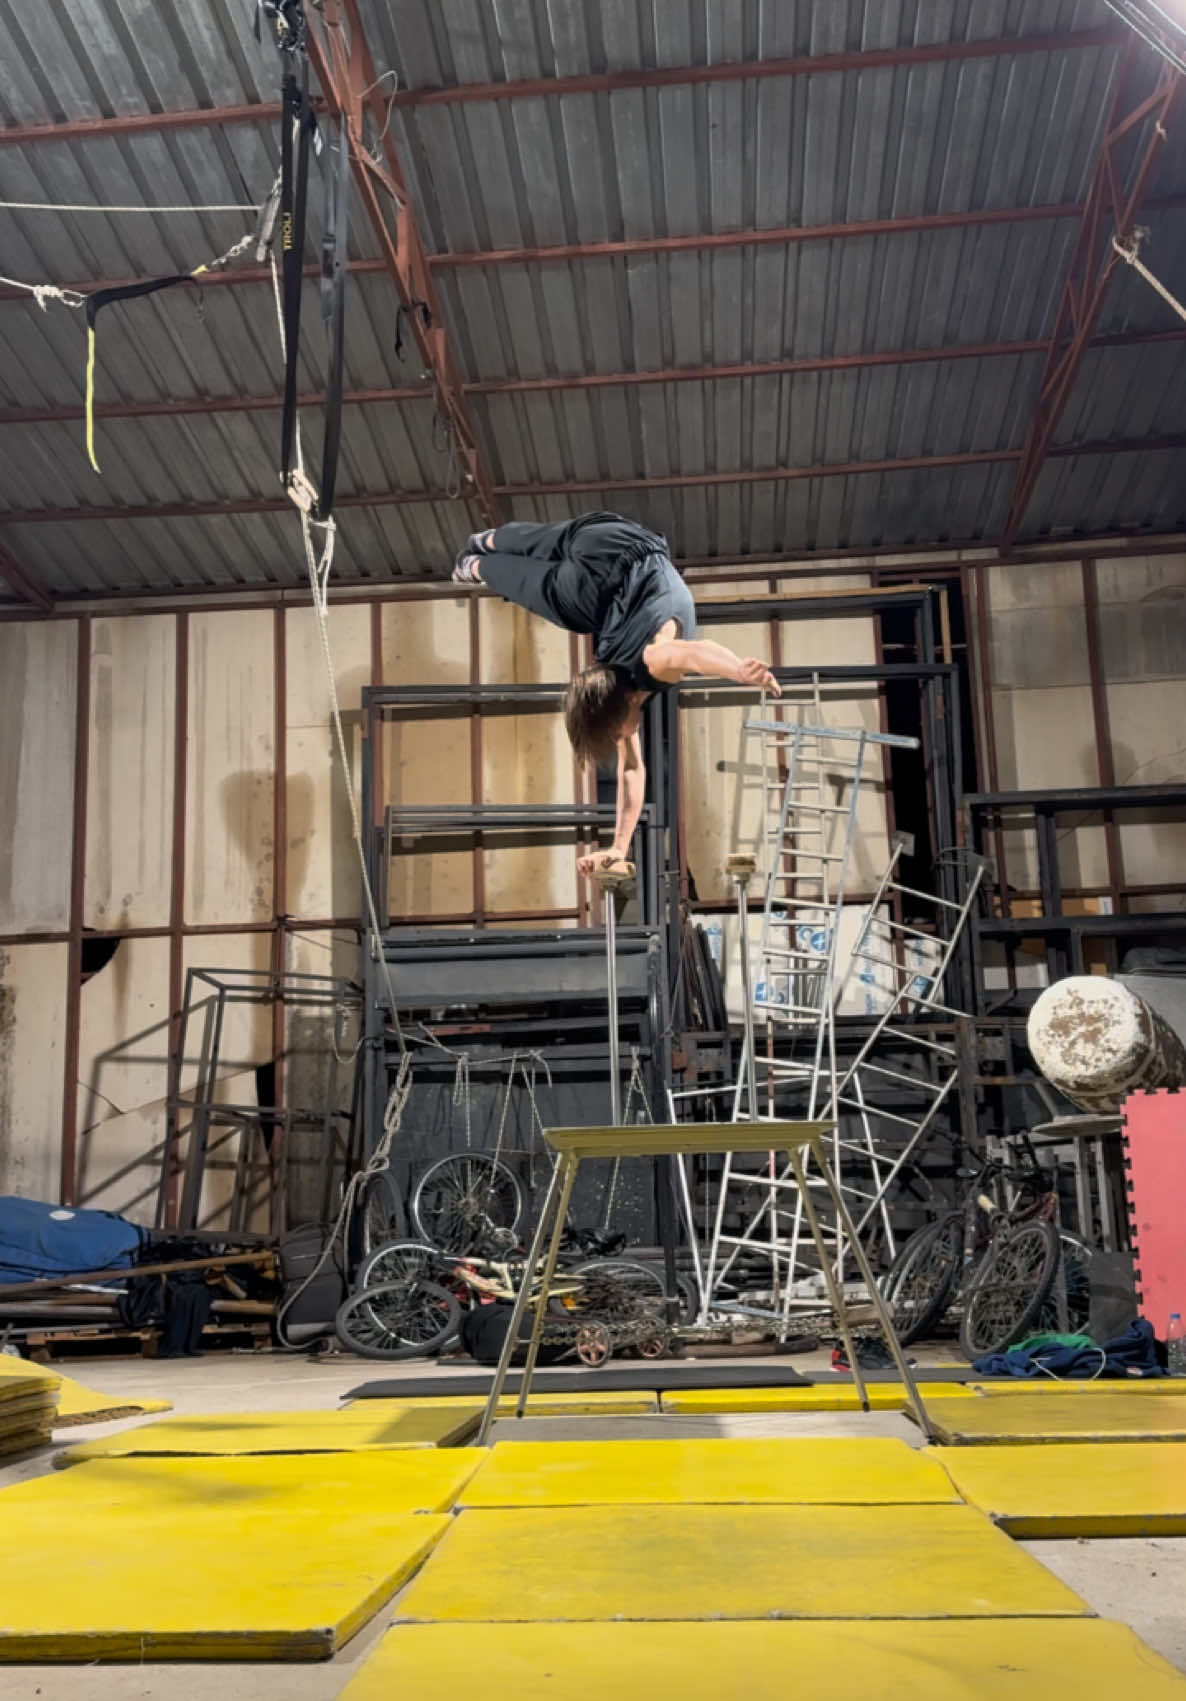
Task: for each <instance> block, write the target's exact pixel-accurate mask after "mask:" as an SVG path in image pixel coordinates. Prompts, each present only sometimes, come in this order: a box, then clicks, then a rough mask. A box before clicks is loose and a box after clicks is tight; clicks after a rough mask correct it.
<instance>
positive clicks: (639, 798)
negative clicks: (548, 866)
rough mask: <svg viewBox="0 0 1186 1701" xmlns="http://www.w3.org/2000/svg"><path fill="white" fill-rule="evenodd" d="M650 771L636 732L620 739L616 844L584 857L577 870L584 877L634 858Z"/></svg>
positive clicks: (615, 824) (615, 823) (615, 825)
mask: <svg viewBox="0 0 1186 1701" xmlns="http://www.w3.org/2000/svg"><path fill="white" fill-rule="evenodd" d="M646 789H647V771H646V768H645V767H644V766H643V760H642V744H641V743H640V741H639V737H638V734H637V733H636V732H633V733H630V734H628V735H627V736H626V737H625V738H620V739H619V740H618V797H617V818H616V820H615V821H614V842H613V844H612V845H611V846H610V848H609V850H599V851H594V852H593V853H592V855H590V856H582V857H581V858H579V860H578V862H577V868H578V869H579V871H580V872H581V873H582V874H592V873H593V872H594V871H595V870H596V869H598V868H608V867H609V866H610V864H611V863H614V862H625V861H627V860H628V859H629V856H630V846H631V844H632V843H633V841H634V829H635V828H636V827H637V826H638V818H639V816H640V815H641V814H642V806H643V802H644V801H645V798H646Z"/></svg>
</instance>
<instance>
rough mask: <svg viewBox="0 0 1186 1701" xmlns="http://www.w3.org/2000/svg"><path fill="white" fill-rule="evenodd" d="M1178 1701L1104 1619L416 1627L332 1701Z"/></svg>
mask: <svg viewBox="0 0 1186 1701" xmlns="http://www.w3.org/2000/svg"><path fill="white" fill-rule="evenodd" d="M486 1693H489V1694H491V1695H506V1696H513V1697H514V1701H605V1698H606V1697H607V1696H612V1697H613V1698H614V1701H656V1698H658V1697H662V1696H679V1698H680V1701H731V1698H733V1697H738V1696H744V1697H745V1701H788V1697H792V1696H793V1697H794V1701H843V1698H845V1697H850V1696H863V1697H867V1698H868V1701H1034V1698H1035V1697H1038V1696H1057V1695H1062V1694H1073V1695H1074V1696H1075V1701H1116V1697H1117V1696H1125V1697H1132V1698H1133V1701H1136V1698H1138V1697H1139V1701H1186V1678H1184V1677H1181V1676H1179V1674H1178V1673H1177V1672H1176V1671H1174V1669H1173V1667H1172V1666H1170V1665H1168V1664H1167V1663H1166V1661H1165V1660H1163V1659H1161V1658H1160V1657H1159V1656H1158V1655H1157V1654H1154V1653H1152V1652H1151V1650H1150V1649H1148V1648H1146V1647H1145V1645H1144V1643H1142V1642H1140V1641H1138V1640H1137V1638H1136V1637H1135V1636H1134V1635H1133V1633H1132V1631H1131V1630H1129V1629H1128V1628H1127V1627H1126V1626H1124V1625H1121V1624H1109V1623H1107V1622H1106V1621H1105V1620H1102V1619H1074V1620H1070V1621H1067V1620H1058V1619H1043V1620H1040V1621H1034V1622H1027V1621H1026V1620H1025V1619H1011V1620H1010V1621H1009V1623H1008V1624H1000V1623H997V1622H993V1621H990V1622H988V1623H986V1622H984V1620H980V1621H976V1620H966V1621H964V1622H962V1623H942V1622H930V1623H925V1624H920V1623H917V1622H915V1623H913V1624H895V1623H892V1622H885V1621H882V1622H880V1623H876V1624H854V1623H852V1622H851V1621H850V1622H848V1623H845V1624H829V1623H825V1624H809V1623H799V1624H597V1625H579V1624H513V1625H509V1624H500V1625H491V1624H424V1625H412V1624H409V1625H400V1626H398V1627H397V1628H396V1629H394V1630H390V1631H388V1633H387V1635H386V1636H385V1637H384V1638H383V1640H382V1642H380V1643H379V1646H378V1647H377V1648H376V1649H375V1651H374V1653H373V1654H371V1656H370V1657H369V1658H368V1659H367V1661H366V1663H365V1664H364V1665H363V1666H362V1668H361V1670H360V1671H359V1673H358V1675H357V1676H356V1677H355V1678H354V1680H353V1681H352V1682H351V1683H348V1684H347V1685H346V1688H345V1689H344V1690H343V1691H342V1694H341V1697H340V1701H392V1698H393V1697H396V1696H407V1697H413V1696H414V1697H415V1701H457V1698H458V1697H459V1696H466V1695H476V1694H486Z"/></svg>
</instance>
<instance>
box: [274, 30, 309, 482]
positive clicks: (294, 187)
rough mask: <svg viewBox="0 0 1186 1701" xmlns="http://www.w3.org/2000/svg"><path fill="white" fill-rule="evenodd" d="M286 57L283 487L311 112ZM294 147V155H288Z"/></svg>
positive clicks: (303, 83)
mask: <svg viewBox="0 0 1186 1701" xmlns="http://www.w3.org/2000/svg"><path fill="white" fill-rule="evenodd" d="M298 57H299V73H298V71H297V70H296V69H295V68H294V66H293V63H292V60H291V59H290V60H289V62H288V68H287V69H286V71H285V73H284V81H283V84H282V89H281V104H282V107H283V112H282V115H281V119H280V123H281V135H280V251H281V260H282V277H283V289H282V305H283V315H284V412H283V415H282V417H281V425H280V479H281V482H282V483H283V484H284V485H285V486H286V487H287V485H288V482H289V478H290V476H291V473H292V457H293V449H294V446H295V443H296V418H297V363H298V360H299V357H300V344H301V273H302V271H303V269H304V263H305V208H306V204H307V201H308V193H309V144H310V141H311V139H312V131H313V114H312V110H311V108H310V106H309V61H308V60H307V59H306V57H305V55H304V54H303V53H302V54H300V55H299V56H298ZM294 135H295V144H296V145H295V149H294ZM294 152H295V161H294V157H293V156H294Z"/></svg>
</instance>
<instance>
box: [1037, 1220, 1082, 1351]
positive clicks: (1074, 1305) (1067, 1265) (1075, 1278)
mask: <svg viewBox="0 0 1186 1701" xmlns="http://www.w3.org/2000/svg"><path fill="white" fill-rule="evenodd" d="M1058 1242H1059V1247H1060V1249H1061V1252H1062V1258H1061V1261H1060V1263H1059V1268H1058V1271H1057V1274H1056V1276H1055V1279H1054V1283H1053V1285H1052V1287H1051V1290H1050V1298H1049V1299H1048V1300H1047V1301H1046V1303H1045V1305H1044V1306H1043V1307H1042V1315H1041V1316H1040V1317H1039V1318H1038V1328H1039V1329H1046V1330H1049V1332H1050V1333H1051V1334H1054V1333H1055V1332H1056V1331H1058V1330H1060V1329H1061V1328H1062V1323H1061V1321H1060V1319H1059V1310H1060V1306H1059V1292H1058V1285H1059V1283H1060V1282H1065V1283H1066V1290H1067V1309H1066V1329H1067V1332H1068V1333H1069V1334H1072V1335H1078V1334H1080V1333H1085V1332H1086V1330H1087V1324H1088V1321H1089V1319H1090V1317H1091V1247H1090V1246H1088V1244H1087V1242H1086V1241H1085V1240H1081V1239H1080V1237H1079V1236H1078V1235H1077V1234H1072V1233H1071V1231H1070V1230H1069V1229H1062V1228H1060V1229H1059V1231H1058Z"/></svg>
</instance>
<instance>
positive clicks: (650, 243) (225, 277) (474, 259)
mask: <svg viewBox="0 0 1186 1701" xmlns="http://www.w3.org/2000/svg"><path fill="white" fill-rule="evenodd" d="M367 164H368V168H370V167H373V165H374V161H373V160H371V159H370V156H369V155H368V156H367ZM393 181H394V180H393ZM392 192H394V191H392ZM1182 208H1186V194H1178V195H1163V196H1159V197H1158V198H1157V199H1156V200H1153V201H1150V202H1148V204H1147V208H1146V210H1147V211H1149V212H1177V211H1180V210H1181V209H1182ZM1083 210H1084V208H1083V205H1082V203H1080V202H1078V201H1054V202H1049V203H1044V204H1042V205H1039V206H1033V207H987V208H973V209H970V210H968V211H966V212H951V213H920V214H913V215H910V216H908V217H904V218H885V219H863V220H858V221H857V222H855V223H852V224H843V223H841V224H819V225H798V224H796V225H781V226H778V227H775V228H773V229H770V230H721V231H711V232H709V233H707V234H704V235H694V236H647V237H638V238H632V239H629V240H623V241H614V242H567V243H562V244H559V245H556V246H553V247H550V248H548V247H545V248H490V249H467V250H464V251H461V252H459V253H455V254H444V253H442V254H429V253H427V252H426V251H424V250H423V248H421V249H420V251H419V256H418V261H419V264H420V265H421V266H422V268H423V269H424V270H426V271H427V272H428V273H432V272H435V271H437V270H449V269H454V268H464V267H470V266H508V265H523V264H526V263H528V262H543V261H547V260H596V259H604V258H607V257H613V256H620V255H624V256H629V255H631V254H654V253H669V252H676V253H684V252H694V251H696V250H699V249H715V248H753V247H769V246H772V245H773V246H775V247H777V246H778V245H779V244H780V243H781V244H783V245H788V244H791V243H797V242H832V241H839V240H843V239H844V238H846V237H850V236H851V237H869V236H910V235H917V234H918V233H920V232H924V231H928V230H965V229H973V228H976V227H978V226H981V225H997V224H1019V223H1021V224H1027V223H1034V222H1038V223H1041V222H1043V221H1048V220H1053V219H1073V218H1079V217H1080V216H1081V215H1082V213H1083ZM398 238H399V225H398V221H397V230H396V236H395V238H391V237H389V238H388V246H389V247H393V246H394V245H395V243H396V242H397V241H398ZM346 270H347V272H349V273H350V274H352V275H358V276H366V275H368V274H371V275H374V274H377V273H382V272H386V271H388V270H390V259H389V255H388V253H386V252H385V254H384V256H383V257H382V258H377V259H363V260H348V261H347V262H346ZM320 275H321V272H320V268H319V267H317V266H307V267H306V268H305V276H306V277H307V278H309V279H314V278H318V277H320ZM55 281H57V280H55ZM143 281H144V280H143V279H142V278H91V279H83V280H81V281H75V282H72V283H67V284H63V285H62V288H64V289H71V290H74V291H75V292H76V293H77V294H79V295H91V294H93V293H94V292H95V291H96V290H99V289H118V288H121V287H122V286H123V285H125V284H131V283H142V282H143ZM271 281H272V274H271V272H270V271H269V269H268V267H267V266H237V267H233V268H229V269H227V270H226V271H219V272H208V273H204V274H203V277H202V288H203V289H227V288H232V287H236V286H238V285H240V284H265V283H266V284H269V285H270V284H271ZM419 281H420V282H421V283H423V282H424V278H423V275H422V274H421V275H419ZM421 299H428V298H427V297H422V298H421ZM6 301H7V302H13V301H19V302H22V303H23V304H24V305H25V306H26V307H28V306H29V305H31V303H32V301H33V298H32V296H31V295H30V294H29V292H28V291H27V290H22V289H11V288H5V289H0V302H6Z"/></svg>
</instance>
